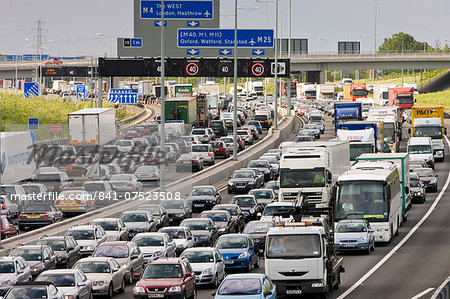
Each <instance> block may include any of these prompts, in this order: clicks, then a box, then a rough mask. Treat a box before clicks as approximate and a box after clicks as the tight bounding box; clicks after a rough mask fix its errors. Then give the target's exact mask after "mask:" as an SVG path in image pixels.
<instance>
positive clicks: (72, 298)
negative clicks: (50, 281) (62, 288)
mask: <svg viewBox="0 0 450 299" xmlns="http://www.w3.org/2000/svg"><path fill="white" fill-rule="evenodd" d="M64 299H74V297H73V295H64Z"/></svg>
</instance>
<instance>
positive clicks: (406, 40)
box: [378, 32, 429, 52]
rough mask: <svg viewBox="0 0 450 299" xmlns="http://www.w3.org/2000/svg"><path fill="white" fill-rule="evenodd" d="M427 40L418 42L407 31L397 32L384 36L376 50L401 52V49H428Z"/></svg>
mask: <svg viewBox="0 0 450 299" xmlns="http://www.w3.org/2000/svg"><path fill="white" fill-rule="evenodd" d="M428 48H429V45H428V44H427V42H419V41H416V40H415V39H414V37H413V36H412V35H409V34H408V33H404V32H399V33H395V34H393V35H392V36H391V37H390V38H385V39H384V41H383V44H381V46H380V47H379V48H378V52H402V51H406V52H408V51H424V49H426V50H427V51H428Z"/></svg>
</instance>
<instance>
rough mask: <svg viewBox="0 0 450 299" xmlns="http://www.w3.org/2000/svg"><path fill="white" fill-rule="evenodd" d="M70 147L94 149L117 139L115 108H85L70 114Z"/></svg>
mask: <svg viewBox="0 0 450 299" xmlns="http://www.w3.org/2000/svg"><path fill="white" fill-rule="evenodd" d="M68 120H69V145H73V146H75V147H85V148H89V149H92V148H94V147H96V146H102V145H105V144H107V143H108V142H111V141H113V140H114V139H116V138H117V133H118V130H117V126H116V111H115V110H114V108H85V109H82V110H78V111H75V112H72V113H69V114H68Z"/></svg>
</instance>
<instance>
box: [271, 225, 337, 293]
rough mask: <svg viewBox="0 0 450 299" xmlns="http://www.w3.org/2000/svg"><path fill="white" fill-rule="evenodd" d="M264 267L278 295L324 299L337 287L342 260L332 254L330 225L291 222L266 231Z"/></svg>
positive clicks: (332, 241) (332, 245)
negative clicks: (312, 295)
mask: <svg viewBox="0 0 450 299" xmlns="http://www.w3.org/2000/svg"><path fill="white" fill-rule="evenodd" d="M318 222H319V223H318ZM325 223H326V222H325ZM264 266H265V274H266V275H267V276H269V278H270V279H271V280H272V282H273V283H274V284H275V285H276V287H277V293H278V294H279V295H297V296H298V295H302V294H318V295H322V296H323V297H325V296H326V295H327V294H328V293H329V291H330V290H331V289H338V288H339V284H340V281H341V278H340V275H341V273H342V272H345V269H344V267H343V259H342V258H337V257H336V254H335V251H334V239H333V237H332V232H331V231H330V226H328V225H323V223H320V221H301V222H292V223H286V224H285V226H280V227H275V228H271V229H269V231H268V232H267V236H266V248H265V260H264ZM321 298H322V297H321Z"/></svg>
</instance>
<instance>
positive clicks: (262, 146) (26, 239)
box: [0, 116, 296, 255]
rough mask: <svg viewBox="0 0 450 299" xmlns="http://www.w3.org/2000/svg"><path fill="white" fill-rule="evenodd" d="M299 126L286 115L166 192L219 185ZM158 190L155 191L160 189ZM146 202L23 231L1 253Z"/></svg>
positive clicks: (119, 205)
mask: <svg viewBox="0 0 450 299" xmlns="http://www.w3.org/2000/svg"><path fill="white" fill-rule="evenodd" d="M295 126H296V121H295V117H291V116H288V117H284V118H283V119H282V120H281V121H280V123H279V126H278V128H279V129H278V130H276V131H275V130H273V129H272V128H271V129H270V130H269V133H268V134H267V136H266V137H265V138H264V139H263V140H262V141H261V142H259V143H258V144H256V145H255V146H253V147H251V148H248V149H246V150H245V151H243V152H241V153H240V154H239V155H238V160H237V161H233V160H231V159H227V160H226V161H223V162H221V163H218V164H217V165H216V166H215V167H210V168H208V169H206V170H204V171H202V172H199V173H197V174H194V175H192V176H190V177H188V178H183V179H180V180H178V181H176V182H172V183H170V184H168V185H167V189H166V191H168V192H177V191H178V190H182V189H183V187H187V186H192V185H193V184H195V185H217V183H218V182H220V181H222V180H224V179H225V178H226V177H227V176H230V175H231V174H232V173H233V171H234V170H237V169H240V168H242V167H246V166H247V164H248V162H249V161H251V160H254V159H257V158H258V157H260V156H261V155H262V154H263V153H265V152H266V151H268V150H269V149H273V148H278V145H279V144H280V143H281V142H282V141H284V140H286V138H287V137H289V136H290V135H291V134H292V132H293V130H294V128H295ZM157 190H158V189H155V190H152V191H157ZM143 203H145V202H142V201H122V202H118V203H116V204H114V205H110V206H107V207H104V208H101V209H98V210H95V211H92V212H89V213H86V214H82V215H80V216H77V217H73V218H70V219H67V220H64V221H62V222H60V223H55V224H51V225H48V226H46V227H42V228H39V229H36V230H33V231H31V232H27V233H24V234H20V235H19V236H16V237H12V238H10V239H5V240H2V245H3V246H4V247H5V248H4V249H3V250H1V251H0V255H1V254H7V251H8V250H9V249H11V248H13V247H14V246H16V245H19V244H34V243H35V242H36V240H37V238H38V236H41V235H43V234H45V235H47V236H56V235H64V234H65V232H66V231H67V229H69V228H70V227H72V226H74V225H80V224H83V223H88V222H89V221H92V220H93V219H95V218H106V217H118V216H120V215H121V213H122V212H123V211H124V210H130V209H134V208H136V207H137V206H138V205H139V204H143Z"/></svg>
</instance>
